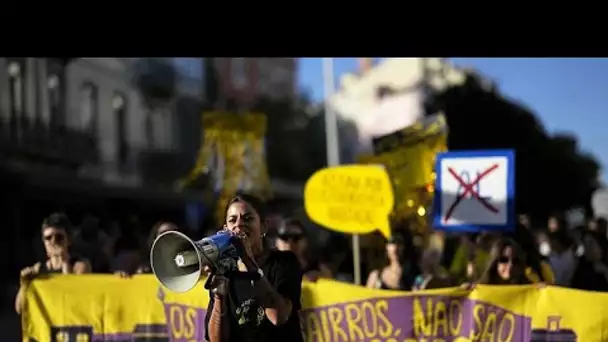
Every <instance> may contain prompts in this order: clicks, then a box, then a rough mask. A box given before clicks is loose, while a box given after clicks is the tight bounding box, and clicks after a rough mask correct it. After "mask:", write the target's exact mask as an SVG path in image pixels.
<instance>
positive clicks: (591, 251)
mask: <svg viewBox="0 0 608 342" xmlns="http://www.w3.org/2000/svg"><path fill="white" fill-rule="evenodd" d="M583 244H584V246H585V252H584V255H583V257H581V258H579V261H578V265H577V267H576V270H575V271H574V275H573V276H572V284H571V287H573V288H575V289H579V290H588V291H608V266H607V264H608V260H607V258H606V251H607V250H608V242H606V239H605V238H604V237H603V236H602V235H601V234H600V233H598V232H597V231H586V232H585V233H584V235H583Z"/></svg>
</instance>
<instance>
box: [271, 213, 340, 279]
mask: <svg viewBox="0 0 608 342" xmlns="http://www.w3.org/2000/svg"><path fill="white" fill-rule="evenodd" d="M275 247H276V249H278V250H279V251H290V252H293V253H294V254H295V255H296V257H297V258H298V261H299V262H300V267H301V269H302V275H303V277H304V278H305V279H308V280H311V281H316V280H317V279H318V278H331V277H332V274H331V271H330V270H329V268H328V267H327V266H326V265H325V264H323V263H321V262H319V260H316V259H313V258H312V256H311V255H310V254H308V252H309V251H308V237H307V234H306V229H305V228H304V225H303V224H302V223H301V222H300V221H298V220H296V219H293V218H288V219H286V220H284V221H283V222H282V223H281V224H279V228H278V230H277V239H276V240H275Z"/></svg>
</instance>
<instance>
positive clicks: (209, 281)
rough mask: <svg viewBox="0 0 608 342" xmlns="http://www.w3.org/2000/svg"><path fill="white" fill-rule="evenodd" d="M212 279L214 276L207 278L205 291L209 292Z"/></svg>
mask: <svg viewBox="0 0 608 342" xmlns="http://www.w3.org/2000/svg"><path fill="white" fill-rule="evenodd" d="M213 277H214V275H213V274H210V275H209V276H208V277H207V280H205V285H204V287H205V290H211V279H212V278H213Z"/></svg>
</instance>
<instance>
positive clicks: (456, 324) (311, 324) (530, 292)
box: [22, 275, 608, 342]
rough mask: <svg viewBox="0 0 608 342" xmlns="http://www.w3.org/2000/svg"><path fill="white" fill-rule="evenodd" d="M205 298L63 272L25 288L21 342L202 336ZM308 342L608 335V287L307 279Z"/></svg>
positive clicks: (152, 283)
mask: <svg viewBox="0 0 608 342" xmlns="http://www.w3.org/2000/svg"><path fill="white" fill-rule="evenodd" d="M207 301H208V297H207V294H206V292H205V291H204V290H203V288H202V285H201V286H199V287H198V288H196V289H195V290H193V291H191V292H188V293H186V294H175V293H171V292H169V291H166V290H165V289H163V288H161V287H160V285H159V284H158V282H157V281H156V280H155V279H154V278H153V277H152V276H149V275H145V276H135V277H134V278H132V279H120V278H118V277H115V276H109V275H108V276H103V275H91V276H56V277H52V278H50V279H41V280H36V281H34V282H33V283H32V284H31V285H30V287H29V288H28V291H27V295H26V302H25V308H24V313H23V316H22V320H23V322H22V324H23V336H24V338H23V340H24V341H34V340H35V341H38V342H42V341H64V342H65V341H78V342H87V341H144V340H152V339H153V340H154V341H173V342H177V341H203V340H204V338H203V337H204V323H203V322H204V315H205V309H206V306H207ZM302 301H303V303H302V304H303V308H304V309H303V311H302V326H303V329H304V334H305V336H306V341H311V342H312V341H318V342H338V341H370V342H371V341H374V342H376V341H377V342H380V341H383V342H402V341H403V342H404V341H407V342H410V341H426V342H429V341H434V342H439V341H442V342H443V341H458V342H464V341H491V342H509V341H534V342H536V341H581V342H588V341H589V342H591V341H606V340H608V294H604V293H594V292H584V291H576V290H571V289H564V288H557V287H548V288H544V289H537V288H535V287H532V286H513V287H500V286H480V287H478V288H477V289H476V290H474V291H473V292H470V293H469V292H466V291H464V290H460V289H444V290H434V291H425V292H419V293H415V294H413V293H404V292H396V291H382V290H371V289H366V288H362V287H358V286H353V285H349V284H343V283H338V282H334V281H319V282H317V283H305V284H304V286H303V299H302Z"/></svg>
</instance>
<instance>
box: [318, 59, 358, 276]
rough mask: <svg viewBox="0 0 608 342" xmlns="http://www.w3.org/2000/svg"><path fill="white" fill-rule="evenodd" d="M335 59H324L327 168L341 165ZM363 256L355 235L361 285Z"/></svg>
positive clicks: (354, 256)
mask: <svg viewBox="0 0 608 342" xmlns="http://www.w3.org/2000/svg"><path fill="white" fill-rule="evenodd" d="M334 77H335V75H334V59H333V58H323V88H324V89H323V90H324V94H325V141H326V145H327V166H330V167H331V166H336V165H339V164H340V150H339V146H340V145H339V135H338V120H337V118H336V113H335V112H334V111H333V108H332V107H331V104H330V99H331V96H332V95H333V94H334V92H335V82H334ZM360 260H361V255H360V246H359V235H356V234H355V235H353V268H354V272H355V274H354V278H355V279H354V280H355V284H357V285H361V262H360Z"/></svg>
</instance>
